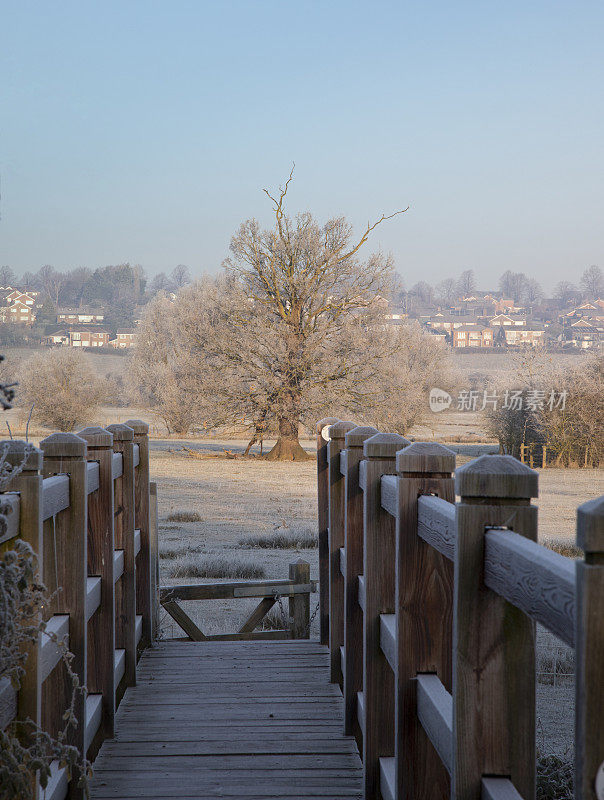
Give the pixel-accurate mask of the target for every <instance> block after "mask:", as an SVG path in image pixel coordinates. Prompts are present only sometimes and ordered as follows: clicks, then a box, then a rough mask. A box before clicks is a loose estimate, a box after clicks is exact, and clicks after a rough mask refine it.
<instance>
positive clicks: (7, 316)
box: [0, 300, 36, 325]
mask: <svg viewBox="0 0 604 800" xmlns="http://www.w3.org/2000/svg"><path fill="white" fill-rule="evenodd" d="M35 319H36V316H35V314H34V312H33V308H32V306H31V305H28V304H26V303H22V302H21V301H20V300H17V301H16V302H14V303H9V304H7V305H5V306H3V307H2V308H0V320H1V321H2V322H8V323H14V324H17V325H33V323H34V321H35Z"/></svg>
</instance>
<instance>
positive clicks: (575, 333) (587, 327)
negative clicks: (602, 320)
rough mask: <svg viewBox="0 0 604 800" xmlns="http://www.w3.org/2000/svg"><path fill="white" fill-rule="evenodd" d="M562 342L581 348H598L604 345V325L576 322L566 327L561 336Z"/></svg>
mask: <svg viewBox="0 0 604 800" xmlns="http://www.w3.org/2000/svg"><path fill="white" fill-rule="evenodd" d="M559 339H560V341H561V342H562V344H564V345H566V346H569V347H579V348H580V349H581V350H597V349H599V348H602V347H604V325H595V324H589V323H586V324H581V321H578V322H576V323H575V324H574V325H571V326H570V327H569V328H565V329H564V332H563V333H562V334H561V335H560V337H559Z"/></svg>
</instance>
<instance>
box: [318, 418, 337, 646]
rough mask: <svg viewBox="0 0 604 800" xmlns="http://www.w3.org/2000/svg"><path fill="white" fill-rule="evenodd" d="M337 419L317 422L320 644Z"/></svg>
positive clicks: (325, 631)
mask: <svg viewBox="0 0 604 800" xmlns="http://www.w3.org/2000/svg"><path fill="white" fill-rule="evenodd" d="M337 421H338V420H337V419H336V418H335V417H327V418H325V419H322V420H319V422H317V510H318V520H317V521H318V530H319V600H320V609H319V628H320V636H319V638H320V640H321V644H327V643H328V642H329V530H328V529H329V463H328V460H327V444H328V441H329V426H330V425H333V424H334V423H335V422H337Z"/></svg>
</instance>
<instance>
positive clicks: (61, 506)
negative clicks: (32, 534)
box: [42, 475, 69, 520]
mask: <svg viewBox="0 0 604 800" xmlns="http://www.w3.org/2000/svg"><path fill="white" fill-rule="evenodd" d="M42 494H43V501H42V502H43V505H42V514H43V518H44V519H45V520H46V519H50V517H54V516H55V514H60V512H61V511H64V510H65V509H66V508H69V475H52V476H51V477H48V478H44V482H43V484H42Z"/></svg>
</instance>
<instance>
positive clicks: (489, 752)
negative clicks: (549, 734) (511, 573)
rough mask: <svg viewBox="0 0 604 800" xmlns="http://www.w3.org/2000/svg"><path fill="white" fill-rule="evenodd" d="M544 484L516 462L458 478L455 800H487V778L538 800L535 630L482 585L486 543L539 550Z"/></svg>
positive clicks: (467, 469)
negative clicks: (493, 535) (500, 536)
mask: <svg viewBox="0 0 604 800" xmlns="http://www.w3.org/2000/svg"><path fill="white" fill-rule="evenodd" d="M537 480H538V476H537V473H536V472H534V471H533V470H531V469H529V468H528V467H526V466H524V465H522V464H521V463H519V462H518V461H517V460H516V459H515V458H513V457H512V456H481V457H480V458H477V459H476V460H475V461H471V462H469V463H468V464H466V465H464V466H463V467H460V468H459V469H458V470H457V472H456V476H455V488H456V493H457V494H458V495H460V496H461V502H460V503H459V504H458V505H457V509H456V526H457V543H456V560H455V609H454V632H453V639H454V656H453V658H454V662H453V670H454V675H453V774H452V791H451V797H452V798H454V800H462V799H463V800H480V796H481V779H482V776H483V775H489V776H505V777H509V778H510V779H511V780H512V782H513V784H514V786H515V787H516V789H517V790H518V792H519V793H520V795H521V796H522V797H525V798H532V797H534V794H535V624H534V622H532V621H531V620H530V619H528V618H527V617H526V616H525V615H524V614H523V613H522V612H521V611H520V610H518V609H516V608H514V607H513V606H512V605H510V604H509V603H508V602H507V601H505V600H504V599H503V598H501V597H499V596H498V595H496V594H495V593H494V592H491V591H490V590H489V589H487V588H486V586H485V585H484V535H485V530H486V529H487V528H488V527H498V526H505V527H507V528H510V529H511V530H513V531H515V532H516V533H519V534H521V535H523V536H526V537H527V538H529V539H532V540H533V541H536V539H537V509H536V508H535V507H533V506H531V505H530V498H531V497H536V496H537Z"/></svg>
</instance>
